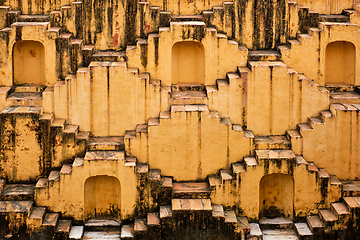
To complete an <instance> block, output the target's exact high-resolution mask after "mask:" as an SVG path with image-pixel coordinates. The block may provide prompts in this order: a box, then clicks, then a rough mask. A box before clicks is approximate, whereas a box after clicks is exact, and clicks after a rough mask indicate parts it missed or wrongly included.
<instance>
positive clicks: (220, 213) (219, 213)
mask: <svg viewBox="0 0 360 240" xmlns="http://www.w3.org/2000/svg"><path fill="white" fill-rule="evenodd" d="M212 216H213V217H215V218H224V217H225V212H224V207H223V205H220V204H215V205H212Z"/></svg>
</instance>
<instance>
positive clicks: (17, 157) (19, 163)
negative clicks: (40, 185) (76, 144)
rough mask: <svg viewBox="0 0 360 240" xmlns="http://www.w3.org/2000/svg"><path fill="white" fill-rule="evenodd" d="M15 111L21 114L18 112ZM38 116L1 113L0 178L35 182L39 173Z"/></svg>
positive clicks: (41, 155) (41, 157) (39, 143)
mask: <svg viewBox="0 0 360 240" xmlns="http://www.w3.org/2000/svg"><path fill="white" fill-rule="evenodd" d="M18 111H21V110H20V109H19V110H18ZM38 117H39V114H29V113H20V114H14V113H11V114H6V113H3V114H1V133H2V134H1V136H2V138H1V154H2V158H1V160H0V161H1V169H2V171H1V178H7V179H8V180H9V181H35V180H36V178H37V177H38V176H39V175H40V174H41V173H42V170H43V153H42V145H41V135H40V121H39V120H38Z"/></svg>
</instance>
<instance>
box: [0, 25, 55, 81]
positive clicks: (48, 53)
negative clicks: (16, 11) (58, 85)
mask: <svg viewBox="0 0 360 240" xmlns="http://www.w3.org/2000/svg"><path fill="white" fill-rule="evenodd" d="M49 25H50V23H38V22H33V23H27V22H24V23H22V22H18V23H15V24H12V26H11V30H10V32H9V33H6V32H3V34H8V36H7V37H5V38H3V39H1V42H2V43H1V45H2V51H1V52H2V54H3V55H2V58H4V59H6V61H5V62H4V64H1V65H0V72H1V74H2V78H1V83H0V84H1V85H3V86H12V85H13V69H12V68H13V65H12V61H13V51H14V50H13V48H14V45H15V43H16V42H17V41H22V40H23V41H26V40H29V41H37V42H40V43H41V44H42V45H43V46H44V62H45V80H44V82H45V85H47V86H52V85H54V84H55V82H56V81H57V77H58V74H57V62H58V61H57V60H58V58H57V57H58V56H57V54H56V43H55V39H56V38H57V37H58V35H59V32H58V31H53V30H51V29H50V30H49ZM5 36H6V35H5ZM40 77H41V74H40Z"/></svg>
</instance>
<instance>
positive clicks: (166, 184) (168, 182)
mask: <svg viewBox="0 0 360 240" xmlns="http://www.w3.org/2000/svg"><path fill="white" fill-rule="evenodd" d="M161 187H163V188H172V187H173V181H172V178H171V177H161Z"/></svg>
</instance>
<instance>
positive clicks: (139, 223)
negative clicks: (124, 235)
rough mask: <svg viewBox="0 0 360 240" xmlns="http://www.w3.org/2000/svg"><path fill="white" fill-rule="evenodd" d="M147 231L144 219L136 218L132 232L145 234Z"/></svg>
mask: <svg viewBox="0 0 360 240" xmlns="http://www.w3.org/2000/svg"><path fill="white" fill-rule="evenodd" d="M146 230H147V223H146V219H145V218H136V219H135V220H134V232H145V231H146Z"/></svg>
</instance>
